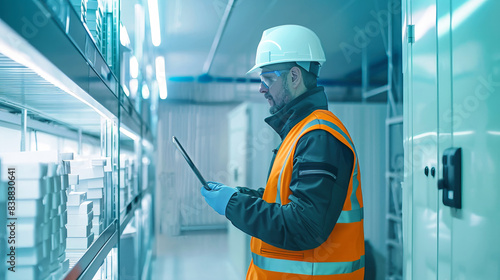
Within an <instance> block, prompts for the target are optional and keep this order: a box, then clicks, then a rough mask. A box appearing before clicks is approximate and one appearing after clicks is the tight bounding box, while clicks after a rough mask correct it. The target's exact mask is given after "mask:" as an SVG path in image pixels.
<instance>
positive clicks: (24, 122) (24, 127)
mask: <svg viewBox="0 0 500 280" xmlns="http://www.w3.org/2000/svg"><path fill="white" fill-rule="evenodd" d="M27 135H28V110H26V109H23V110H22V112H21V152H24V151H26V150H27V147H28V145H27V143H26V137H27Z"/></svg>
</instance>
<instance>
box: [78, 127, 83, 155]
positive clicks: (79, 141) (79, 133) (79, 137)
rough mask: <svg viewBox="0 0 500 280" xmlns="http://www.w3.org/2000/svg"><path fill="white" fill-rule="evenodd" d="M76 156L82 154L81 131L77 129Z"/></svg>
mask: <svg viewBox="0 0 500 280" xmlns="http://www.w3.org/2000/svg"><path fill="white" fill-rule="evenodd" d="M78 154H79V155H81V154H82V130H81V129H78Z"/></svg>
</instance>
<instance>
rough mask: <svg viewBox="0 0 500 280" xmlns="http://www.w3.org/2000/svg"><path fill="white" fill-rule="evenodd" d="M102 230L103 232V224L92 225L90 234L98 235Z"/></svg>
mask: <svg viewBox="0 0 500 280" xmlns="http://www.w3.org/2000/svg"><path fill="white" fill-rule="evenodd" d="M103 230H104V224H103V223H100V224H98V225H94V224H93V225H92V232H93V233H94V235H100V234H101V233H102V231H103Z"/></svg>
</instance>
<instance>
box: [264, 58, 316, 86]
mask: <svg viewBox="0 0 500 280" xmlns="http://www.w3.org/2000/svg"><path fill="white" fill-rule="evenodd" d="M311 64H312V65H311V67H317V68H319V63H317V62H311ZM267 67H268V68H270V69H271V70H272V69H292V68H293V67H298V68H299V69H300V72H301V73H302V79H303V80H304V86H305V87H306V89H307V90H310V89H313V88H315V87H317V86H318V77H316V75H315V74H313V73H311V72H309V71H307V70H306V69H304V68H303V67H302V66H300V65H298V64H297V63H295V62H283V63H277V64H273V65H272V66H271V65H270V66H267ZM317 68H316V69H317Z"/></svg>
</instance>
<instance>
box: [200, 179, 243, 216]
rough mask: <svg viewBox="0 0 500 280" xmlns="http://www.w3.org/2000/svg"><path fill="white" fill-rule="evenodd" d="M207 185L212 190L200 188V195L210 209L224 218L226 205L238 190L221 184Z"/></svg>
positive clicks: (212, 183)
mask: <svg viewBox="0 0 500 280" xmlns="http://www.w3.org/2000/svg"><path fill="white" fill-rule="evenodd" d="M207 184H208V187H209V188H211V189H212V190H211V191H208V190H207V189H205V188H204V187H201V194H202V195H203V196H204V197H205V201H206V202H207V203H208V205H210V207H212V208H213V209H214V210H215V211H217V213H219V214H221V215H224V216H225V215H226V207H227V204H228V203H229V200H230V199H231V197H232V196H233V194H235V193H236V192H237V191H238V190H237V189H235V188H232V187H228V186H226V185H223V184H221V183H215V182H207Z"/></svg>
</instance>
